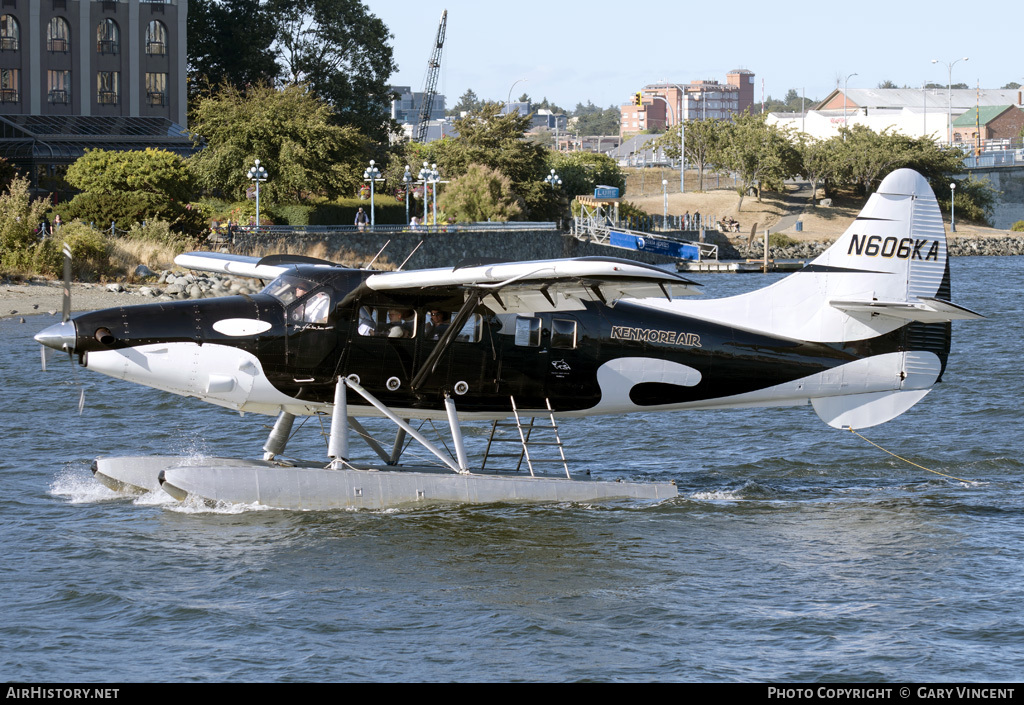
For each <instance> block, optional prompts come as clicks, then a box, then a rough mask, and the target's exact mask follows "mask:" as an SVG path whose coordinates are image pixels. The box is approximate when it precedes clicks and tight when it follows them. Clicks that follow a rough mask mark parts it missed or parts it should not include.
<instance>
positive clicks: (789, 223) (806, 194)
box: [768, 181, 811, 234]
mask: <svg viewBox="0 0 1024 705" xmlns="http://www.w3.org/2000/svg"><path fill="white" fill-rule="evenodd" d="M790 184H792V185H795V186H796V187H797V188H796V190H795V191H787V192H786V215H784V216H782V217H781V218H779V220H778V222H777V223H775V225H773V226H771V227H770V228H768V233H769V234H771V233H780V232H782V231H783V230H788V229H789V228H792V227H793V226H795V225H796V221H798V220H800V216H801V215H803V212H804V209H805V208H807V205H808V203H810V198H811V185H810V184H809V183H807V182H806V181H793V182H790Z"/></svg>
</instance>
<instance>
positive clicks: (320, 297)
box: [302, 291, 331, 325]
mask: <svg viewBox="0 0 1024 705" xmlns="http://www.w3.org/2000/svg"><path fill="white" fill-rule="evenodd" d="M330 306H331V297H330V296H329V295H328V294H327V292H326V291H321V292H318V293H316V294H314V295H313V297H312V298H311V299H310V300H309V301H307V302H306V305H305V306H304V307H303V308H305V311H304V312H303V315H302V320H303V321H305V322H306V323H316V324H318V325H324V324H326V323H327V315H328V313H329V312H330Z"/></svg>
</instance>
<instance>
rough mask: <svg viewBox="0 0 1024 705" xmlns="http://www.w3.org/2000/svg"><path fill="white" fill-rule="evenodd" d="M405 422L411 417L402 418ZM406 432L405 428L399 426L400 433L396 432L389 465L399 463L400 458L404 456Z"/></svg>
mask: <svg viewBox="0 0 1024 705" xmlns="http://www.w3.org/2000/svg"><path fill="white" fill-rule="evenodd" d="M402 420H403V421H404V422H405V423H409V419H402ZM406 435H408V434H406V432H405V429H404V428H401V427H399V429H398V433H396V434H395V444H394V445H393V446H392V447H391V457H390V458H388V465H398V461H399V459H400V458H401V457H402V448H403V446H405V437H406Z"/></svg>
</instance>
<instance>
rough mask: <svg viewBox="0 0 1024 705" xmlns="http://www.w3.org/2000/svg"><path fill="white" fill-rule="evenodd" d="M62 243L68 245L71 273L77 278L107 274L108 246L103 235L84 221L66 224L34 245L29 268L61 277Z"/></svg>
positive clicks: (108, 265)
mask: <svg viewBox="0 0 1024 705" xmlns="http://www.w3.org/2000/svg"><path fill="white" fill-rule="evenodd" d="M64 243H67V244H68V246H69V247H70V248H71V274H72V276H73V277H75V278H77V279H80V280H95V279H97V278H100V277H102V276H105V275H107V274H109V273H110V258H109V254H108V253H109V247H108V244H107V240H106V239H105V238H104V237H103V234H102V233H100V232H98V231H96V230H94V229H92V228H90V227H89V226H88V225H86V224H85V223H82V222H80V221H75V222H73V223H67V224H66V225H64V226H62V227H61V229H60V230H59V231H58V232H57V233H56V234H55V235H54V236H52V237H48V238H46V239H45V240H43V241H41V242H39V243H38V244H36V246H35V247H34V248H33V252H32V268H33V270H34V271H35V272H37V273H39V274H43V275H46V276H49V277H57V278H59V277H62V276H64Z"/></svg>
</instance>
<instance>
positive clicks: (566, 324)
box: [551, 318, 576, 349]
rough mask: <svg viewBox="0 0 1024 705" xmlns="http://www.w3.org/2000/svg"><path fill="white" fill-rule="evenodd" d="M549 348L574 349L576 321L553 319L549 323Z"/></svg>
mask: <svg viewBox="0 0 1024 705" xmlns="http://www.w3.org/2000/svg"><path fill="white" fill-rule="evenodd" d="M551 347H553V348H569V349H573V348H575V347H576V321H567V320H564V319H559V318H555V319H553V320H552V321H551Z"/></svg>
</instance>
